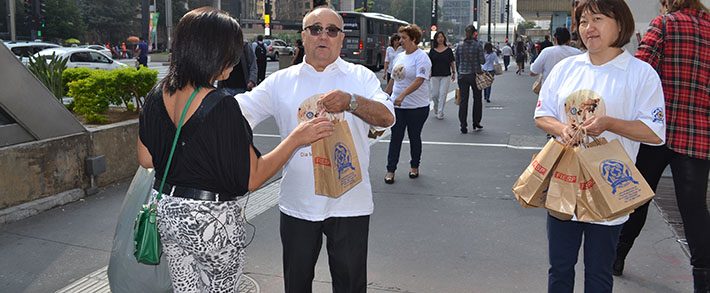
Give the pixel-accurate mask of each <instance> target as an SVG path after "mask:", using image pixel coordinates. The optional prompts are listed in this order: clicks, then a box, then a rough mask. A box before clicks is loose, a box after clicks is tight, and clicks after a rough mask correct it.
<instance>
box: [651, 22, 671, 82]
mask: <svg viewBox="0 0 710 293" xmlns="http://www.w3.org/2000/svg"><path fill="white" fill-rule="evenodd" d="M667 15H668V14H664V15H663V18H661V43H662V44H663V46H662V47H661V48H660V56H659V58H658V64H657V65H656V68H654V69H656V72H658V75H659V76H660V75H661V65H662V64H663V58H664V57H665V56H664V52H665V51H666V16H667ZM656 50H658V48H656Z"/></svg>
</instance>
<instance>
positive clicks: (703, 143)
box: [636, 9, 710, 160]
mask: <svg viewBox="0 0 710 293" xmlns="http://www.w3.org/2000/svg"><path fill="white" fill-rule="evenodd" d="M665 18H666V32H665V36H664V35H663V33H662V28H663V16H662V15H659V16H658V17H656V18H655V19H653V20H652V21H651V25H650V27H649V28H648V32H647V33H646V35H645V36H644V37H643V40H641V45H640V46H639V49H638V51H637V52H636V57H637V58H639V59H641V60H644V61H646V62H648V63H649V64H651V66H653V67H654V68H656V69H659V66H660V72H659V75H660V76H661V82H662V84H663V94H664V95H665V99H666V130H667V131H666V145H667V146H668V147H669V148H671V149H672V150H674V151H676V152H678V153H681V154H685V155H688V156H690V157H693V158H699V159H705V160H708V159H710V97H708V94H709V92H710V15H708V13H706V12H703V11H699V10H693V9H682V10H679V11H676V12H673V13H670V14H667V15H666V17H665ZM659 62H660V65H659Z"/></svg>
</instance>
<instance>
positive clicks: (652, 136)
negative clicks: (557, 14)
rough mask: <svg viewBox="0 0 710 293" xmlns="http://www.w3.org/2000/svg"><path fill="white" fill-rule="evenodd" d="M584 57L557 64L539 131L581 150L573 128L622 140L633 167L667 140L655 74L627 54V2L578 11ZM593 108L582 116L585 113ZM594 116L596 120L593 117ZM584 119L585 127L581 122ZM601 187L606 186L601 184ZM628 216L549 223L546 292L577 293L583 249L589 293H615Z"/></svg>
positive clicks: (541, 105)
mask: <svg viewBox="0 0 710 293" xmlns="http://www.w3.org/2000/svg"><path fill="white" fill-rule="evenodd" d="M574 17H575V20H576V23H577V24H578V31H579V36H580V38H581V39H582V42H583V46H584V47H586V48H587V53H585V54H581V55H577V56H572V57H568V58H566V59H564V60H562V61H561V62H559V63H558V64H557V65H556V66H555V67H554V68H553V69H552V71H551V72H550V74H549V75H548V76H547V79H546V80H545V83H544V84H543V85H542V89H541V90H540V97H539V99H538V105H537V109H536V110H535V124H536V125H537V126H538V127H539V128H541V129H543V130H545V131H546V132H547V133H549V134H552V135H554V136H556V137H557V138H558V140H560V141H561V142H563V143H566V142H578V141H579V140H580V139H581V137H579V136H575V135H574V133H575V129H574V127H573V126H572V122H576V123H577V124H578V125H581V127H583V128H584V129H586V132H587V134H588V135H591V136H599V137H603V138H606V139H607V140H608V141H611V140H613V139H618V140H619V141H620V142H621V144H622V146H623V147H624V150H625V151H626V152H627V154H628V155H629V157H630V158H632V160H635V158H636V155H637V153H638V149H639V145H640V143H641V142H643V143H646V144H661V143H663V141H664V140H665V121H664V118H663V117H664V112H665V107H664V101H663V91H662V89H661V82H660V79H659V78H658V74H656V72H655V71H654V70H653V68H652V67H651V66H650V65H648V64H647V63H645V62H643V61H640V60H638V59H636V58H634V57H633V56H632V55H631V54H629V53H628V52H626V51H624V50H623V49H622V47H623V46H624V45H625V44H627V43H628V42H629V40H630V38H631V36H632V35H633V33H634V20H633V16H632V14H631V11H630V10H629V7H628V6H627V5H626V3H625V2H624V0H593V1H586V2H582V3H581V4H579V6H577V8H576V9H575V15H574ZM591 104H593V105H594V107H592V109H591V110H590V111H586V112H584V113H582V114H578V113H579V112H580V111H576V110H575V109H581V107H582V106H589V105H591ZM589 113H591V114H589ZM583 115H586V116H587V117H586V119H585V120H583V118H584V116H583ZM600 184H602V183H600ZM627 219H628V215H624V216H620V217H618V218H615V219H611V220H609V221H603V222H582V221H579V220H578V219H577V218H576V217H574V218H572V220H569V221H563V220H559V219H556V218H554V217H552V216H549V215H548V217H547V239H548V253H549V262H550V268H549V271H548V292H572V291H573V290H574V266H575V264H576V263H577V258H578V253H579V248H580V246H581V244H582V241H584V277H585V280H584V291H585V292H612V286H613V278H612V262H613V261H614V257H615V253H616V244H617V242H618V239H619V232H620V231H621V226H622V224H623V223H624V222H626V220H627Z"/></svg>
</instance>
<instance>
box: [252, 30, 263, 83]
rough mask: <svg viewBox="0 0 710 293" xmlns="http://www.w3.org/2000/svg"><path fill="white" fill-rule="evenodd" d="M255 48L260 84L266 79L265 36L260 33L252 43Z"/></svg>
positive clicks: (258, 81) (257, 81)
mask: <svg viewBox="0 0 710 293" xmlns="http://www.w3.org/2000/svg"><path fill="white" fill-rule="evenodd" d="M251 48H252V49H253V50H254V55H255V56H256V67H257V69H258V70H257V72H258V74H257V80H256V84H260V83H261V82H262V81H263V80H264V79H266V52H267V48H266V44H264V36H262V35H258V36H257V37H256V42H254V43H253V44H252V45H251Z"/></svg>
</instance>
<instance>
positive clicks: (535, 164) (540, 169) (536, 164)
mask: <svg viewBox="0 0 710 293" xmlns="http://www.w3.org/2000/svg"><path fill="white" fill-rule="evenodd" d="M532 165H533V168H534V169H535V171H537V172H538V173H540V174H541V175H545V174H546V173H547V168H545V167H543V166H542V165H540V163H539V162H538V161H537V160H535V161H533V162H532Z"/></svg>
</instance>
